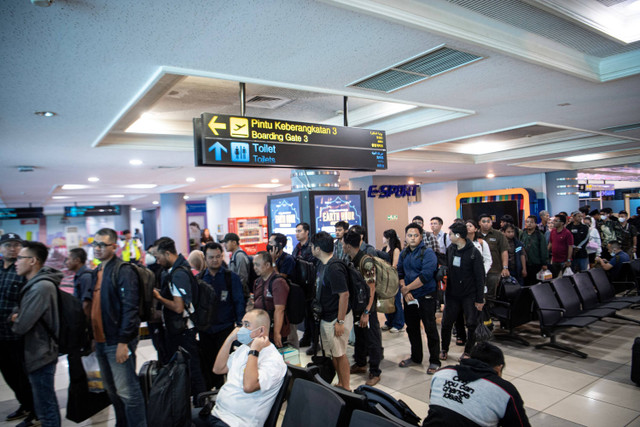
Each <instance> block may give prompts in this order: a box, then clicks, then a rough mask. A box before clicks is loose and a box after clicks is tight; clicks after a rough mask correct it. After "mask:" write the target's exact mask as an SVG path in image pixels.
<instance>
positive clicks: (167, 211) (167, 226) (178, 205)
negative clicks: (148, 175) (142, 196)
mask: <svg viewBox="0 0 640 427" xmlns="http://www.w3.org/2000/svg"><path fill="white" fill-rule="evenodd" d="M183 196H184V193H163V194H160V237H164V236H167V237H171V238H172V239H173V240H174V241H175V242H176V249H177V251H178V253H182V254H184V255H187V254H188V253H189V235H188V233H187V230H188V224H187V206H186V202H185V201H184V198H183Z"/></svg>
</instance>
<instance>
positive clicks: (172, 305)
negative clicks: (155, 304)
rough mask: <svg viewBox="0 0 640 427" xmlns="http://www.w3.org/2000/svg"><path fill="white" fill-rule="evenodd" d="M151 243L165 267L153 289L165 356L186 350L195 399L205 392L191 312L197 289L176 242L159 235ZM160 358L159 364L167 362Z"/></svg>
mask: <svg viewBox="0 0 640 427" xmlns="http://www.w3.org/2000/svg"><path fill="white" fill-rule="evenodd" d="M154 246H155V247H156V248H157V249H156V258H157V259H158V264H160V265H161V266H163V267H164V268H166V269H167V270H168V272H167V274H166V275H165V276H164V280H163V281H162V288H161V290H160V291H159V290H158V289H154V290H153V296H154V298H155V299H157V300H158V301H160V303H162V305H163V307H162V315H163V316H162V317H163V319H164V329H165V351H166V357H169V358H170V357H172V356H173V354H174V353H175V352H176V351H177V350H178V347H182V348H184V349H185V350H187V351H188V352H189V354H190V355H191V357H190V358H189V367H190V370H191V395H192V396H193V400H194V402H195V401H196V399H197V397H198V394H200V393H202V392H204V391H205V384H204V378H203V376H202V371H201V369H200V358H199V357H198V344H197V342H196V334H197V333H198V331H197V329H196V328H195V325H194V323H193V321H192V320H191V319H190V315H191V314H194V313H195V299H196V298H197V296H198V289H194V288H196V285H195V283H194V282H195V279H194V277H193V274H192V273H191V266H190V265H189V262H188V261H187V260H186V259H185V258H184V256H182V254H178V251H177V250H176V244H175V242H174V241H173V239H171V238H170V237H161V238H160V239H158V240H157V241H156V242H155V243H154ZM168 362H169V360H163V361H162V363H165V364H166V363H168Z"/></svg>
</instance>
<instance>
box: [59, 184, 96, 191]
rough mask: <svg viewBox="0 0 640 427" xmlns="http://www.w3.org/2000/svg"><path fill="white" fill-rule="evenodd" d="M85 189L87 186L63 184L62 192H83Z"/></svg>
mask: <svg viewBox="0 0 640 427" xmlns="http://www.w3.org/2000/svg"><path fill="white" fill-rule="evenodd" d="M85 188H89V186H88V185H83V184H64V185H63V186H62V189H63V190H84V189H85Z"/></svg>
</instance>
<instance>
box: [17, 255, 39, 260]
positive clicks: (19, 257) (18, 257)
mask: <svg viewBox="0 0 640 427" xmlns="http://www.w3.org/2000/svg"><path fill="white" fill-rule="evenodd" d="M25 258H35V257H33V256H23V255H18V256H17V257H16V259H17V260H21V259H25Z"/></svg>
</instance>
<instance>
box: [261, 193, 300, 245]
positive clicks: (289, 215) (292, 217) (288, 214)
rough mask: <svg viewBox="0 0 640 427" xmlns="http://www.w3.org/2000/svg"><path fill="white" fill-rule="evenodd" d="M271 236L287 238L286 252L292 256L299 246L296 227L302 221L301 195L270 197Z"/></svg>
mask: <svg viewBox="0 0 640 427" xmlns="http://www.w3.org/2000/svg"><path fill="white" fill-rule="evenodd" d="M267 204H268V205H269V206H268V208H269V234H273V233H282V234H284V235H285V236H287V246H286V247H285V248H284V251H285V252H287V253H289V254H291V253H292V252H293V248H295V247H296V245H297V244H298V239H296V225H298V224H299V223H300V222H301V221H302V213H301V203H300V195H299V194H286V195H282V196H269V197H268V198H267Z"/></svg>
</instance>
